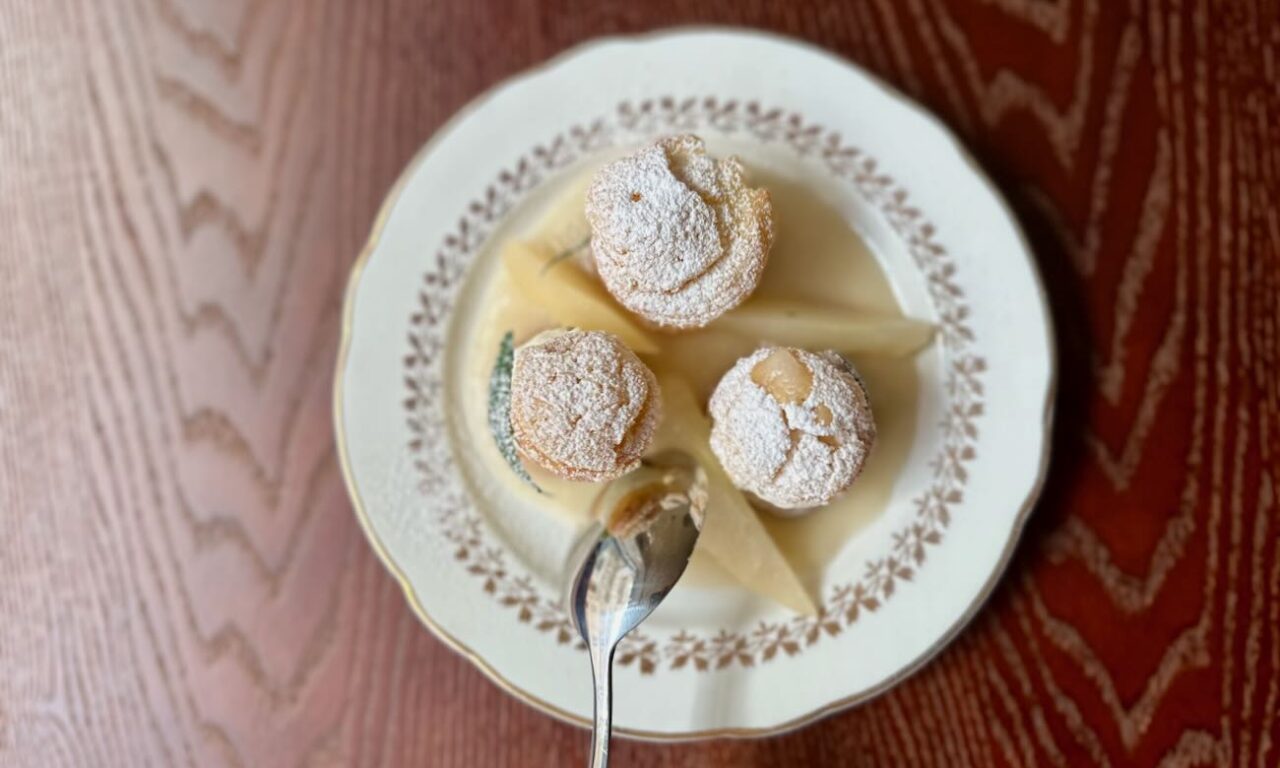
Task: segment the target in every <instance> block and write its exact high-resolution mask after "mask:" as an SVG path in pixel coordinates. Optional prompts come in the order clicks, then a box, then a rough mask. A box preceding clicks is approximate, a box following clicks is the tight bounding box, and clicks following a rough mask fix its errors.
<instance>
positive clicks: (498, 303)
mask: <svg viewBox="0 0 1280 768" xmlns="http://www.w3.org/2000/svg"><path fill="white" fill-rule="evenodd" d="M592 170H594V169H592ZM591 173H592V171H587V172H584V173H583V174H582V176H581V177H579V178H576V179H575V180H574V182H573V183H570V184H568V185H567V186H566V187H565V189H566V190H567V191H565V192H564V193H563V196H562V197H561V198H559V199H557V200H555V201H554V202H553V203H552V204H551V205H550V207H549V213H548V214H547V215H546V216H545V218H543V219H542V220H541V221H540V222H538V223H537V224H535V225H534V226H533V227H532V229H531V230H530V231H528V232H526V233H523V234H522V236H520V237H519V238H517V240H519V241H523V242H527V243H531V244H534V245H536V246H537V247H538V248H539V249H541V250H540V252H541V253H543V254H548V255H549V254H553V253H560V254H563V253H566V252H572V254H573V255H571V256H569V257H568V258H565V259H563V260H562V261H558V262H555V263H554V264H552V265H551V266H541V267H540V268H538V269H530V270H526V271H524V272H522V273H520V274H519V276H518V278H513V275H512V269H510V268H508V269H499V270H496V273H495V275H494V277H493V279H491V280H490V281H489V284H488V285H487V286H486V287H484V288H483V290H482V291H481V292H480V293H479V299H478V305H477V306H476V308H475V310H474V311H476V312H477V320H476V323H475V326H474V328H475V330H474V332H473V334H472V336H471V341H470V342H469V343H468V344H467V348H466V349H465V350H463V352H462V358H463V361H464V365H465V366H466V379H465V381H469V382H470V384H469V385H466V386H465V387H464V393H463V396H464V399H465V408H466V410H467V411H468V413H467V414H466V421H467V422H468V423H469V424H470V425H472V427H473V428H478V429H485V427H483V426H480V425H484V424H485V423H486V421H485V413H484V412H485V409H486V407H487V402H488V401H487V396H488V382H489V376H490V373H491V371H492V369H493V364H494V360H495V357H496V354H497V350H498V347H499V343H500V341H501V339H502V337H503V335H504V334H505V333H506V332H507V331H512V332H514V335H515V341H516V343H517V344H519V343H521V342H523V341H525V340H527V339H529V338H530V337H532V336H533V335H534V334H536V333H538V332H539V331H542V330H546V329H548V328H552V327H557V326H559V325H561V324H562V323H561V322H558V321H557V319H556V318H555V317H553V316H552V315H553V314H554V312H552V311H548V310H547V309H544V306H548V304H547V303H546V302H545V301H544V302H543V303H541V304H540V303H538V302H535V301H532V300H530V298H529V293H528V291H527V290H521V286H520V285H517V283H516V282H515V280H516V279H519V280H522V281H524V284H525V285H527V284H529V283H534V282H537V281H539V280H540V279H542V278H543V277H545V276H547V275H550V274H551V273H552V272H554V271H558V270H578V271H577V272H576V273H569V274H564V275H563V276H565V277H568V278H571V280H572V281H573V283H574V285H576V286H577V287H578V289H579V290H584V291H587V290H589V291H590V292H591V294H592V298H591V299H590V300H589V301H585V300H581V299H580V296H581V295H584V294H578V293H570V294H568V295H566V297H565V299H564V300H565V301H578V302H579V304H578V306H581V305H582V303H591V302H608V303H609V305H610V307H609V308H610V310H611V311H613V312H615V313H618V314H620V315H624V316H627V317H628V318H630V322H631V323H633V324H634V329H635V332H634V334H630V335H626V334H623V333H619V336H622V337H623V340H624V341H628V342H629V343H630V346H632V348H633V349H634V350H635V351H636V352H637V354H639V355H640V356H641V358H642V359H643V360H644V361H645V363H646V364H648V365H649V366H650V368H652V369H653V370H654V371H655V373H657V374H658V375H659V378H660V379H661V380H664V381H670V380H671V379H672V377H678V378H679V379H683V380H684V381H686V382H687V383H688V385H689V387H690V388H691V389H692V391H693V395H694V399H695V401H696V404H697V407H698V408H701V409H702V410H703V412H704V413H705V406H706V401H707V398H708V397H709V396H710V394H711V392H712V390H713V389H714V388H715V386H716V383H717V382H718V381H719V379H720V377H721V376H722V375H723V374H724V373H725V371H727V370H728V369H729V368H730V366H732V364H733V363H734V361H736V360H737V359H738V358H739V357H741V356H743V355H746V354H749V353H750V352H752V351H753V350H755V349H756V348H758V347H759V346H760V345H761V344H762V343H763V342H766V341H771V340H776V341H779V342H782V343H794V342H792V341H790V340H789V339H786V338H781V339H780V338H776V337H774V338H769V336H770V335H771V331H769V330H763V334H762V331H761V329H768V328H776V327H777V324H776V323H773V322H770V321H760V319H759V317H756V318H754V319H753V317H752V315H751V312H750V311H747V310H750V309H751V308H752V307H757V306H760V307H773V308H774V309H775V310H776V308H777V307H778V306H782V305H783V302H785V303H786V306H790V305H793V304H794V305H795V307H796V312H795V313H796V314H797V316H799V315H805V314H807V313H808V312H809V311H810V310H813V309H814V308H829V309H832V310H839V311H840V312H841V313H844V314H841V315H839V316H838V317H837V320H838V319H839V318H841V317H847V315H848V313H850V312H852V313H856V314H857V316H858V319H859V322H861V321H862V318H863V316H865V318H866V323H867V324H868V325H869V326H870V325H875V324H885V323H888V324H890V325H891V324H892V323H894V322H895V321H899V320H901V319H903V313H902V311H901V309H900V307H899V304H898V301H897V299H896V298H895V296H894V292H893V290H892V288H891V286H890V284H889V282H888V280H887V279H886V276H885V274H884V272H883V271H882V270H881V268H880V266H879V264H878V263H877V261H876V259H875V257H874V256H873V255H872V254H871V252H870V251H869V250H868V248H867V246H866V245H865V244H864V243H863V241H862V239H861V238H860V237H859V236H858V235H857V233H856V232H854V230H853V229H852V228H851V227H850V226H849V224H848V223H847V222H846V220H845V218H844V217H843V216H842V215H841V213H840V212H839V211H838V210H836V209H835V208H833V207H832V206H830V205H829V204H828V203H826V202H824V201H823V200H822V199H821V198H820V197H819V196H817V195H816V194H814V193H812V192H810V191H809V190H807V189H806V188H805V187H804V186H803V185H802V184H800V183H797V182H795V181H792V180H789V179H786V178H783V177H781V176H778V175H775V174H771V173H769V172H767V171H763V170H757V169H752V173H751V183H752V185H753V186H763V187H765V188H766V189H768V190H769V193H770V197H771V200H772V205H773V219H774V232H775V241H774V245H773V249H772V251H771V253H770V257H769V263H768V267H767V268H766V270H765V273H764V278H763V281H762V283H761V285H760V287H759V288H758V289H757V291H756V293H755V294H754V295H753V296H752V298H751V299H750V300H749V301H748V304H747V305H745V308H744V310H743V312H742V313H740V315H734V316H733V317H734V318H736V319H727V318H728V316H726V318H721V319H718V320H716V321H714V322H712V324H711V325H710V326H708V327H707V328H706V329H702V330H697V331H686V332H679V333H665V332H662V331H657V330H653V329H649V328H646V327H645V326H644V325H643V324H642V323H641V321H639V320H638V319H636V318H634V317H632V316H629V315H627V313H626V312H625V310H623V309H621V307H618V306H617V305H616V304H613V303H612V300H611V298H610V297H608V296H607V294H606V293H605V292H604V288H603V286H602V285H600V283H599V281H598V280H597V279H596V278H595V277H594V275H592V274H591V268H590V252H589V247H585V245H584V244H585V242H586V240H587V238H588V236H589V229H588V227H587V223H586V219H585V216H584V214H583V199H584V194H585V190H586V186H587V184H588V182H589V179H590V177H591ZM576 246H583V247H581V248H575V247H576ZM497 247H498V249H499V250H500V251H501V250H502V249H504V248H508V249H509V248H510V247H511V243H498V244H497ZM548 282H549V283H550V282H552V281H550V280H548ZM552 287H553V288H554V286H552ZM553 300H554V299H553ZM731 315H733V313H731ZM819 315H821V312H820V311H819ZM766 317H767V316H766ZM832 324H833V325H834V324H835V321H833V323H832ZM600 329H601V330H614V331H615V332H617V331H616V329H614V328H611V327H601V328H600ZM730 329H732V330H730ZM833 332H834V333H837V334H838V332H839V328H836V329H835V331H833V330H832V329H831V328H825V329H824V328H821V327H818V329H817V336H816V338H819V339H827V338H829V337H830V336H831V335H832V333H833ZM927 333H928V332H927V330H926V332H925V334H926V335H925V337H924V338H925V342H927ZM637 334H638V335H637ZM916 335H919V332H918V330H917V332H916ZM637 339H641V340H642V341H643V342H646V343H641V342H638V341H637ZM912 345H913V346H916V347H918V346H920V345H921V343H920V342H913V343H912ZM643 346H648V347H650V348H649V349H647V350H646V349H643V348H641V347H643ZM806 346H807V345H806ZM830 346H832V345H831V344H825V345H820V346H816V347H814V348H815V349H821V348H827V347H830ZM871 346H873V347H874V346H875V345H874V344H873V345H871ZM889 346H892V344H891V345H889ZM838 351H844V350H838ZM845 354H846V356H847V357H849V358H850V359H851V360H852V361H853V363H854V364H855V365H856V367H857V369H858V371H859V373H861V374H862V376H863V378H864V380H865V382H866V385H867V389H868V391H869V394H870V399H871V404H872V408H873V410H874V414H875V420H876V425H877V433H878V436H877V441H876V445H875V447H874V449H873V450H872V452H871V455H870V457H869V459H868V460H867V463H866V466H865V468H864V469H863V471H862V474H861V475H860V476H859V477H858V479H857V480H856V481H855V483H854V484H853V487H852V488H851V489H850V490H849V491H848V492H847V493H845V494H844V495H843V496H841V497H840V498H838V499H836V500H835V501H833V502H832V503H831V504H829V505H827V506H825V507H823V508H820V509H817V510H814V511H813V512H811V513H809V514H806V515H803V516H801V517H797V518H792V519H783V518H780V517H777V516H774V515H772V514H770V513H768V512H759V513H758V517H759V520H760V522H762V523H763V524H764V529H765V530H767V532H768V535H769V536H770V537H772V539H773V542H774V543H776V546H777V548H778V549H779V550H781V553H782V555H783V557H784V558H785V560H786V562H787V563H789V564H790V570H792V571H794V573H795V575H796V576H797V577H798V578H799V583H800V584H801V585H803V589H804V591H805V592H807V593H808V594H809V596H810V598H812V599H817V598H818V594H817V589H818V586H819V585H820V583H821V580H822V574H823V570H824V568H825V567H826V566H827V564H828V563H829V562H830V560H831V559H832V558H833V557H834V556H835V555H836V554H837V553H838V552H839V551H840V549H841V548H842V547H843V546H844V544H845V542H846V541H848V540H849V538H850V537H852V536H855V535H857V533H858V531H859V530H861V529H862V528H864V527H865V526H867V525H868V524H869V523H870V522H872V521H873V520H875V518H876V517H877V515H879V514H881V512H882V511H883V510H884V508H885V505H886V503H887V502H888V500H889V498H890V494H891V491H892V488H893V484H894V479H895V478H896V477H897V475H898V473H899V471H900V470H901V468H902V466H903V464H904V462H905V461H906V459H907V456H908V454H909V453H910V448H911V441H912V438H913V435H914V434H915V432H916V424H915V421H916V413H917V410H918V408H917V399H918V397H919V393H920V392H919V391H920V383H919V380H918V373H917V370H916V363H915V358H914V355H913V354H909V353H907V354H903V353H896V354H885V353H883V352H882V351H872V352H870V353H867V352H862V353H859V352H848V351H845ZM664 387H665V385H664ZM664 394H665V389H664ZM666 400H667V401H668V403H667V404H668V406H671V405H672V403H671V402H670V401H671V400H672V398H671V397H666ZM679 420H680V409H679V407H678V406H677V407H676V408H674V409H673V408H672V407H668V408H666V414H665V416H664V420H663V424H662V426H661V427H660V428H659V433H658V437H657V439H656V440H655V444H654V446H653V450H654V451H657V450H663V449H665V448H668V447H678V448H681V449H684V450H686V451H689V452H690V453H695V452H694V451H693V450H691V447H690V446H689V445H686V444H683V443H687V442H688V441H689V440H690V439H691V438H690V433H689V431H688V430H687V428H686V427H687V425H682V424H680V423H677V422H678V421H679ZM486 437H487V435H486ZM708 457H710V460H714V457H713V456H711V455H710V454H709V452H705V451H704V452H703V453H702V455H700V456H698V458H699V459H700V460H703V461H706V460H708ZM484 461H485V462H486V464H491V465H492V466H491V467H486V468H487V469H489V470H490V471H492V472H493V473H495V474H496V473H503V474H505V475H507V476H509V477H510V479H511V481H512V482H515V483H517V484H519V483H520V481H518V480H515V479H514V473H512V472H511V470H510V469H509V468H508V467H506V466H505V464H504V463H503V460H502V458H501V456H500V455H499V453H498V452H497V451H496V450H492V451H486V452H485V453H484ZM526 466H527V468H528V470H529V473H530V474H531V475H532V476H533V478H534V480H535V482H536V483H537V484H538V485H539V486H540V487H541V488H542V489H544V491H546V493H545V494H541V495H539V494H537V493H535V492H534V491H533V490H532V489H529V488H527V486H526V487H525V491H524V494H525V497H527V498H530V499H536V503H537V504H538V505H539V506H540V507H541V508H544V509H545V510H546V512H547V513H548V514H549V515H558V516H561V518H562V519H565V518H568V519H571V520H576V521H585V520H586V517H587V515H588V514H589V513H588V510H589V509H590V507H591V502H592V500H593V499H594V498H595V497H596V495H597V494H599V493H600V490H601V487H600V486H598V485H595V484H591V483H574V482H569V481H565V480H560V479H558V478H556V477H553V476H551V475H549V474H548V473H546V472H544V471H541V470H540V469H539V468H537V467H536V466H532V465H529V464H528V463H527V462H526ZM714 487H715V486H714V484H713V493H712V496H711V499H710V503H711V505H712V507H713V508H712V509H711V510H709V512H708V514H709V515H714V514H716V513H715V510H714V505H715V504H716V496H715V493H714ZM753 530H754V531H757V532H758V531H760V529H759V527H758V526H756V527H754V528H752V527H751V526H747V527H746V528H742V529H741V530H735V532H734V535H735V536H739V537H743V540H744V541H746V540H747V539H749V537H750V536H753V535H757V536H758V535H760V534H759V533H752V531H753ZM705 536H706V531H705V530H704V537H705ZM747 543H748V544H749V543H750V542H749V541H747ZM766 546H767V545H766ZM707 549H708V548H707V547H703V546H701V545H700V546H699V549H698V550H697V552H696V553H695V556H694V559H693V562H692V563H691V565H690V568H689V571H688V572H687V573H686V576H685V578H684V580H683V581H682V582H681V583H682V585H685V586H694V587H723V586H727V585H736V584H738V583H739V581H742V582H744V583H746V582H749V581H756V582H767V581H768V579H769V578H770V574H769V573H768V570H769V568H770V567H771V566H770V565H769V564H768V562H767V558H763V560H764V563H763V564H762V565H760V566H759V567H758V568H757V571H759V572H757V573H755V574H754V575H753V574H752V573H750V571H751V567H750V566H748V567H746V568H745V569H743V568H741V567H739V565H738V564H736V563H735V564H733V565H734V567H733V568H729V569H726V568H725V567H723V566H724V563H723V562H718V560H717V557H716V556H714V555H710V554H708V552H707ZM743 549H744V550H749V549H751V548H750V547H749V546H744V547H743ZM731 556H732V555H731V554H728V553H726V552H724V551H723V549H722V551H721V552H720V553H719V559H720V560H724V559H725V558H726V557H731ZM742 570H745V572H746V577H745V578H742V577H739V578H735V577H734V576H733V575H731V572H737V571H742ZM784 570H785V569H784ZM786 578H788V579H789V578H792V577H790V576H789V575H787V576H786ZM748 586H750V587H752V588H753V590H754V591H757V592H761V593H766V589H761V588H760V584H759V583H756V584H748ZM770 596H772V597H774V598H775V599H779V598H778V596H777V595H776V594H772V595H770ZM782 601H783V602H788V604H789V605H790V606H791V607H793V608H796V609H798V610H805V609H806V607H804V606H799V605H796V602H797V601H796V600H790V601H787V600H785V599H783V600H782ZM807 609H808V610H812V605H809V606H808V607H807Z"/></svg>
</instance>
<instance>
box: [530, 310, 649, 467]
mask: <svg viewBox="0 0 1280 768" xmlns="http://www.w3.org/2000/svg"><path fill="white" fill-rule="evenodd" d="M658 415H659V394H658V387H657V383H656V381H655V379H654V376H653V373H652V372H651V371H649V369H648V368H647V367H646V366H645V365H644V363H642V362H640V359H639V358H637V357H636V356H635V354H634V353H632V352H631V351H630V350H629V349H627V348H626V347H625V346H623V344H622V342H620V341H619V340H618V339H617V338H616V337H614V336H612V335H611V334H608V333H604V332H601V331H579V330H568V331H551V332H547V333H543V334H539V335H538V336H536V337H534V338H533V339H532V340H530V341H529V342H528V343H526V344H524V345H523V346H521V347H520V348H518V349H517V350H516V352H515V363H514V366H513V370H512V380H511V424H512V429H513V431H514V436H515V442H516V445H517V447H518V448H519V449H520V452H521V453H522V454H524V455H525V456H526V458H528V459H530V460H532V461H534V462H536V463H538V464H539V465H541V466H543V467H544V468H546V469H548V470H549V471H551V472H554V473H555V474H557V475H560V476H561V477H566V478H568V479H571V480H592V481H600V480H608V479H611V478H614V477H618V476H620V475H622V474H624V473H626V472H628V471H630V470H631V469H634V468H635V467H636V465H637V464H638V463H639V461H640V456H641V454H642V453H644V451H645V449H647V448H648V446H649V442H650V441H651V439H652V437H653V432H654V428H655V427H656V424H657V421H658Z"/></svg>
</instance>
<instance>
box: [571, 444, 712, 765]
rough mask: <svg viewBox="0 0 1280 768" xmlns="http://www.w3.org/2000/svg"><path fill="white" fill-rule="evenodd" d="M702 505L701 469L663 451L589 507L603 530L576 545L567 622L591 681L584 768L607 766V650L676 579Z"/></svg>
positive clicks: (609, 725)
mask: <svg viewBox="0 0 1280 768" xmlns="http://www.w3.org/2000/svg"><path fill="white" fill-rule="evenodd" d="M706 503H707V491H706V475H705V474H703V472H702V469H701V468H699V467H698V465H697V463H696V462H694V461H693V459H692V458H690V457H689V456H687V455H686V454H683V453H680V452H678V451H670V452H667V453H664V454H661V455H659V456H657V457H655V458H653V459H650V460H646V461H645V463H644V464H643V465H642V466H641V467H640V468H639V469H637V470H636V471H634V472H632V473H630V474H629V475H626V476H625V477H623V478H620V479H618V480H615V481H614V482H612V483H610V484H609V486H608V487H606V488H605V490H604V491H603V492H602V493H601V494H600V496H599V497H598V498H597V499H596V501H595V503H594V505H593V512H595V516H596V519H597V520H601V521H603V522H602V525H601V526H600V527H599V528H598V529H597V530H596V531H594V532H593V533H592V534H590V535H589V538H588V539H587V540H586V542H585V543H584V544H583V545H582V550H581V552H582V554H581V557H582V560H581V565H580V566H579V567H578V569H577V571H576V574H575V575H574V577H573V580H572V581H571V582H570V586H569V606H570V610H571V611H572V616H573V622H574V625H575V626H577V628H578V634H580V635H581V636H582V640H583V642H585V643H586V644H587V651H588V653H589V655H590V656H591V674H592V677H593V679H594V681H595V718H594V720H595V727H594V730H593V732H592V736H591V766H592V768H605V766H607V765H608V764H609V735H610V731H611V729H612V715H613V691H612V682H613V651H614V648H616V647H617V645H618V641H619V640H621V639H622V638H623V637H624V636H625V635H626V634H627V633H628V632H630V631H631V630H633V629H635V628H636V626H637V625H638V624H639V623H640V622H642V621H644V620H645V618H646V617H648V616H649V614H650V613H653V609H654V608H657V607H658V603H661V602H662V599H663V598H664V597H666V596H667V593H668V592H670V591H671V588H672V587H674V586H675V584H676V581H678V580H679V579H680V575H681V574H683V573H684V569H685V566H686V565H688V564H689V556H690V555H692V554H693V545H694V544H695V543H697V541H698V533H699V531H700V530H701V528H702V515H703V511H704V510H705V509H706Z"/></svg>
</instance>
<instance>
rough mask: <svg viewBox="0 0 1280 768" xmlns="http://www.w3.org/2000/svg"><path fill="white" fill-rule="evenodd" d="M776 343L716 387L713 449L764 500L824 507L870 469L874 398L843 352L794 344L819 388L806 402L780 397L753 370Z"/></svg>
mask: <svg viewBox="0 0 1280 768" xmlns="http://www.w3.org/2000/svg"><path fill="white" fill-rule="evenodd" d="M775 349H777V348H774V347H764V348H761V349H759V350H757V351H756V352H754V353H752V354H751V355H748V356H747V357H744V358H742V359H741V360H739V361H738V362H737V363H736V364H734V366H733V368H731V369H730V370H729V372H728V373H726V374H725V375H724V378H722V379H721V380H720V383H719V384H718V385H717V386H716V390H715V393H714V394H713V395H712V396H711V416H712V419H713V420H714V425H713V427H712V430H711V449H712V450H713V451H714V452H715V454H716V456H717V457H718V458H719V459H720V463H721V464H722V465H723V466H724V469H725V471H726V472H727V473H728V474H729V476H730V477H731V478H732V479H733V481H734V483H735V484H737V485H738V486H739V487H740V488H742V489H743V490H746V491H750V492H751V493H754V494H755V495H756V496H758V497H759V498H760V499H762V500H763V501H766V502H768V503H769V504H771V505H773V506H775V507H777V508H779V509H782V510H789V509H805V508H810V507H815V506H820V505H822V504H826V503H827V502H829V501H831V500H832V499H834V498H835V497H836V496H837V495H839V494H840V492H842V491H844V490H845V489H846V488H848V487H849V485H850V484H852V483H853V481H854V479H855V478H857V476H858V473H859V472H861V470H862V465H863V463H864V462H865V461H866V457H867V454H868V453H869V452H870V450H871V447H872V445H873V444H874V443H875V422H874V420H873V419H872V415H871V407H870V403H869V402H868V400H867V394H866V390H865V388H864V387H863V385H862V382H861V381H860V380H859V379H858V377H857V374H856V372H854V370H853V368H852V366H850V365H849V364H848V362H847V361H845V360H844V359H843V358H841V357H840V356H839V355H836V354H835V353H833V352H825V353H821V354H815V353H812V352H807V351H805V350H801V349H791V348H788V350H787V351H789V352H790V353H791V354H792V355H793V356H794V357H795V358H796V359H797V360H798V361H800V362H801V363H802V364H804V365H805V366H806V367H807V368H808V369H809V370H810V372H811V373H812V374H813V387H812V390H811V391H810V392H809V394H808V396H807V397H806V398H805V399H804V400H803V401H802V402H798V403H779V402H778V401H777V400H776V399H774V397H773V396H772V395H771V394H770V393H769V392H768V391H766V390H765V388H764V387H762V386H760V385H759V384H757V383H756V382H755V381H753V380H752V376H751V372H752V370H753V369H754V368H755V366H756V365H757V364H758V363H760V362H761V361H763V360H764V359H765V358H766V357H768V356H769V355H770V354H771V353H772V352H773V351H774V350H775ZM820 406H821V408H820Z"/></svg>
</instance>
